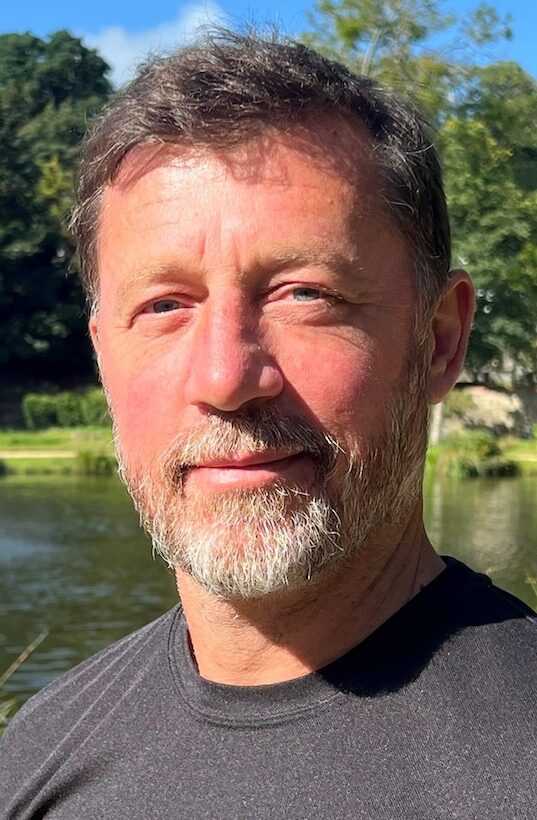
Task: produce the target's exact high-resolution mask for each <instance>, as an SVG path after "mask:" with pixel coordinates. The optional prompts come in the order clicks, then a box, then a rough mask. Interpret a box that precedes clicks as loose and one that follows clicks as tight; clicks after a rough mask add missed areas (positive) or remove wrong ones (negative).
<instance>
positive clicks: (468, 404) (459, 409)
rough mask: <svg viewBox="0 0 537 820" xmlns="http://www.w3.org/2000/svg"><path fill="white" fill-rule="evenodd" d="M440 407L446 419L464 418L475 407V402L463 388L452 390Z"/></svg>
mask: <svg viewBox="0 0 537 820" xmlns="http://www.w3.org/2000/svg"><path fill="white" fill-rule="evenodd" d="M442 409H443V413H444V416H445V418H447V419H451V418H458V419H463V420H465V419H467V418H468V416H469V415H471V414H472V412H473V411H474V410H475V409H476V403H475V401H474V399H473V397H472V395H471V394H470V393H466V392H464V391H463V390H452V391H451V393H448V394H447V396H446V398H445V399H444V402H443V405H442Z"/></svg>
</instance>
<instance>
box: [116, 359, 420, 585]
mask: <svg viewBox="0 0 537 820" xmlns="http://www.w3.org/2000/svg"><path fill="white" fill-rule="evenodd" d="M422 365H423V356H422V355H417V356H413V357H412V359H411V361H410V364H409V371H408V373H407V374H406V378H405V379H404V383H402V384H401V385H400V386H399V388H398V390H397V392H396V394H395V395H394V396H393V397H392V398H391V401H390V403H389V404H388V406H387V407H386V408H385V409H384V411H383V414H382V419H381V420H379V421H380V424H378V425H377V431H376V433H375V435H374V436H371V437H370V438H369V439H368V438H365V437H363V436H360V435H356V436H354V437H353V438H352V439H350V438H346V441H345V445H342V443H340V442H338V441H337V440H336V439H334V438H332V437H331V436H330V435H328V434H327V433H325V432H323V431H322V430H319V429H318V428H315V427H314V426H313V425H311V424H309V423H308V422H307V421H305V420H304V418H302V417H297V416H282V415H280V414H278V412H277V410H276V409H267V408H263V409H257V410H252V411H250V412H242V411H237V412H235V413H217V412H215V413H213V414H212V415H208V416H206V417H205V418H204V420H203V421H202V422H201V423H199V424H197V425H196V426H194V427H191V428H189V429H188V430H186V431H185V432H183V433H180V434H179V435H178V436H176V438H175V439H174V440H173V441H172V442H171V443H170V445H169V446H168V448H167V449H166V450H165V452H163V453H162V454H161V456H160V457H159V459H158V460H157V462H156V463H155V464H154V465H152V466H151V467H149V468H143V469H133V468H131V467H130V466H129V462H128V459H127V458H126V457H124V456H123V454H122V447H121V443H120V441H119V438H118V436H117V434H116V435H115V441H116V451H117V455H118V462H119V465H120V476H121V478H122V479H123V481H124V483H125V484H126V486H127V489H128V490H129V493H130V494H131V496H132V498H133V500H134V504H135V506H136V509H137V510H138V512H139V514H140V521H141V525H142V526H143V527H144V529H146V531H147V532H148V533H149V535H150V536H151V539H152V542H153V548H154V550H155V551H156V552H157V553H158V554H160V555H161V556H162V558H163V559H164V560H165V561H166V562H167V563H168V565H169V566H170V567H172V568H174V569H176V568H179V569H181V570H183V571H184V572H186V573H188V574H189V575H190V576H192V577H193V578H194V579H195V580H196V581H197V582H198V583H199V584H200V585H201V586H202V587H203V588H204V589H205V590H207V591H208V592H209V593H211V594H212V595H215V596H218V597H221V598H234V597H239V598H243V599H254V598H261V597H263V596H266V595H270V594H273V593H279V592H283V591H286V590H296V589H300V588H301V587H303V586H305V585H306V584H307V583H308V582H310V581H312V580H313V579H318V578H319V577H321V576H322V575H323V574H324V573H327V572H331V571H333V570H334V569H335V568H337V567H339V566H340V565H341V563H342V561H343V560H345V559H346V558H348V557H349V556H351V555H353V554H355V553H357V552H358V551H359V550H360V549H361V548H362V547H363V545H364V543H365V541H366V540H367V538H368V537H369V536H370V535H371V533H373V532H374V531H376V530H378V529H380V528H382V527H386V526H391V525H395V524H399V523H401V522H403V521H404V520H405V516H407V515H408V513H409V512H410V510H411V508H412V507H413V505H414V504H415V502H416V499H417V498H418V497H419V495H420V492H421V483H422V477H423V468H424V461H425V453H426V447H427V416H428V406H427V402H426V398H425V379H424V373H425V372H426V371H425V368H424V367H423V366H422ZM274 450H277V451H279V452H281V451H284V452H285V453H286V454H289V455H291V454H299V453H301V454H304V453H305V454H307V455H308V456H309V457H310V459H311V461H312V463H313V464H314V465H315V476H314V481H313V483H312V484H311V485H310V488H309V489H308V490H305V489H304V488H303V487H300V486H293V485H291V484H289V483H286V482H285V481H284V480H283V479H282V480H280V481H277V482H274V483H272V484H271V485H269V486H268V487H260V488H254V489H241V490H236V491H234V490H231V491H230V490H228V491H222V492H209V493H208V492H205V493H201V492H200V493H196V492H194V491H190V492H188V493H185V484H186V483H187V482H188V474H189V470H190V469H192V468H194V467H196V466H197V465H200V464H203V463H204V462H207V461H212V460H218V459H221V460H225V459H226V458H229V456H230V454H233V453H241V454H242V455H245V454H263V452H265V451H274Z"/></svg>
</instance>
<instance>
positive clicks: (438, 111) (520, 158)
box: [309, 0, 537, 379]
mask: <svg viewBox="0 0 537 820" xmlns="http://www.w3.org/2000/svg"><path fill="white" fill-rule="evenodd" d="M509 36H510V29H509V19H507V18H506V19H501V18H500V17H499V15H498V14H497V12H496V11H495V10H494V8H492V7H490V6H487V5H483V4H482V5H480V6H478V7H477V8H476V9H474V11H473V12H472V13H470V14H469V15H468V16H467V18H466V19H465V20H457V19H456V18H455V17H454V16H453V15H448V14H446V13H445V12H444V11H443V6H442V3H441V2H440V0H337V1H336V2H334V1H333V0H319V2H318V3H317V6H316V14H315V17H314V27H313V33H312V34H310V35H309V40H310V41H312V40H313V41H315V42H317V43H318V44H320V46H321V48H323V49H325V50H328V51H330V52H331V53H332V54H338V55H339V57H340V58H343V59H344V60H346V61H347V62H348V63H350V64H351V65H352V67H353V68H355V69H357V70H359V71H360V70H361V71H362V72H363V73H366V74H369V75H371V76H374V77H377V78H378V79H379V80H381V81H384V82H386V83H388V84H389V85H391V86H392V87H395V88H397V89H399V90H401V92H402V93H405V94H409V95H410V96H411V97H413V98H414V99H415V100H416V101H417V103H418V105H419V106H420V107H421V108H422V109H423V110H424V111H425V112H426V114H428V116H429V119H430V121H432V122H433V123H434V124H435V126H436V134H435V135H434V137H432V138H434V139H435V140H436V142H437V144H438V148H439V150H440V154H441V158H442V162H443V165H444V172H445V184H446V194H447V199H448V205H449V208H450V214H451V221H452V233H453V240H454V241H453V250H454V263H455V265H456V266H459V267H460V266H461V265H462V266H465V267H468V269H469V271H470V273H471V274H472V276H473V278H474V280H475V282H476V286H477V296H478V304H477V314H476V320H475V323H474V330H473V333H472V337H471V340H470V348H469V355H468V363H469V366H470V368H471V370H472V372H473V374H474V377H475V378H476V379H481V378H485V377H487V376H488V375H490V374H491V373H492V372H494V370H495V369H498V368H500V367H501V366H503V365H504V364H505V361H506V360H507V359H508V360H509V361H510V362H511V363H512V364H513V365H519V366H520V367H523V368H524V369H525V370H526V371H527V372H533V371H535V370H536V369H537V366H536V319H535V317H536V316H537V264H536V261H537V244H536V243H537V239H536V237H537V231H536V228H537V209H536V205H537V128H536V127H535V126H536V124H537V84H536V83H535V80H534V79H533V78H532V77H530V76H529V75H528V74H526V73H525V72H524V71H523V70H522V69H521V68H520V66H518V65H517V64H516V63H505V62H504V63H492V64H488V65H487V64H482V62H480V61H477V57H481V56H482V53H480V52H479V49H482V48H483V47H485V46H486V47H489V46H490V45H492V44H494V43H495V41H496V40H497V39H498V38H502V37H509ZM449 38H451V46H450V47H449V48H447V46H446V44H447V42H448V41H449ZM476 49H478V51H476ZM446 55H449V56H446ZM476 55H477V57H476Z"/></svg>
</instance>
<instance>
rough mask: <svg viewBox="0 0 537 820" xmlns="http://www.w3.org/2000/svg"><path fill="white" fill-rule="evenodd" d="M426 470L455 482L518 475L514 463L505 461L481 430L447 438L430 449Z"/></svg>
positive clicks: (491, 438) (496, 445)
mask: <svg viewBox="0 0 537 820" xmlns="http://www.w3.org/2000/svg"><path fill="white" fill-rule="evenodd" d="M427 466H428V467H429V470H431V469H432V470H434V471H438V472H439V473H440V474H441V475H447V476H451V477H456V478H476V477H478V476H487V477H491V478H492V477H500V476H515V475H518V474H519V468H518V465H517V464H516V462H514V461H511V460H509V459H507V458H505V457H504V456H503V455H502V450H501V447H500V445H499V443H498V441H497V440H496V439H495V438H494V437H493V436H491V435H490V433H487V432H486V431H484V430H472V431H468V432H466V433H461V434H459V435H453V436H449V437H448V438H446V439H444V440H443V441H442V442H440V443H439V444H436V445H434V446H433V447H430V448H429V453H428V456H427Z"/></svg>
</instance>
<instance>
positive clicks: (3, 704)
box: [0, 629, 48, 736]
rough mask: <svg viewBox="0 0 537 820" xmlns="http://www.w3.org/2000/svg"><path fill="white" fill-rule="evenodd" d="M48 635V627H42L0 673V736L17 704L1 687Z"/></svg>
mask: <svg viewBox="0 0 537 820" xmlns="http://www.w3.org/2000/svg"><path fill="white" fill-rule="evenodd" d="M47 635H48V629H44V630H43V631H42V632H40V633H39V635H38V636H37V637H36V638H35V639H34V640H33V641H32V642H31V643H29V644H28V646H26V647H25V648H24V649H23V650H22V652H21V653H20V655H19V656H18V657H17V658H16V659H15V660H14V661H13V663H12V664H11V666H10V667H9V668H8V669H6V671H5V672H3V674H1V675H0V736H2V735H3V734H4V732H5V730H6V728H7V724H8V721H9V719H10V718H11V717H12V716H13V714H14V713H15V712H16V711H17V708H18V704H17V701H16V700H15V698H6V697H4V695H3V693H2V687H3V686H4V685H5V684H6V683H7V681H8V680H9V679H10V677H11V676H12V675H13V673H14V672H16V671H17V669H18V668H19V667H20V666H22V664H23V663H24V662H25V661H26V660H27V659H28V658H29V657H30V655H31V654H32V652H34V651H35V650H36V649H37V647H38V646H39V644H40V643H42V642H43V641H44V640H45V638H46V637H47Z"/></svg>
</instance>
